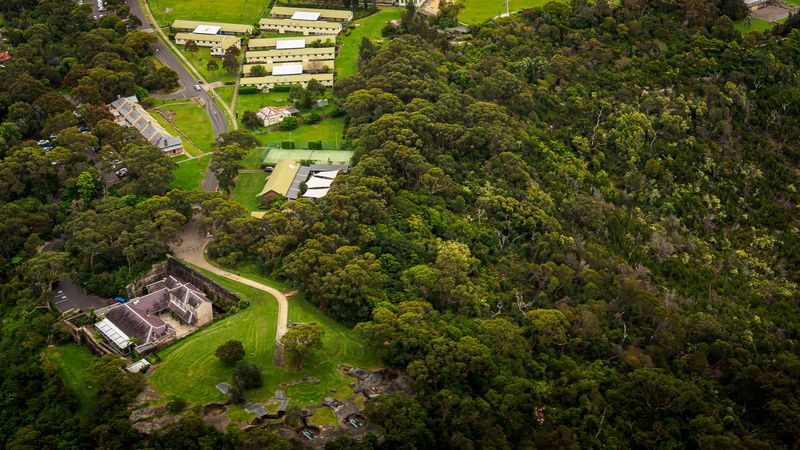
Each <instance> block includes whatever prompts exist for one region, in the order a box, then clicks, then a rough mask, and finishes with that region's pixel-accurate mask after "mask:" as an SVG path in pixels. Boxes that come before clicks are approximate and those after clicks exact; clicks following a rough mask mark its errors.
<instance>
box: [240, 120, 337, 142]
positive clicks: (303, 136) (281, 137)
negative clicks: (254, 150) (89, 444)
mask: <svg viewBox="0 0 800 450" xmlns="http://www.w3.org/2000/svg"><path fill="white" fill-rule="evenodd" d="M343 133H344V117H337V118H333V119H323V120H322V122H320V123H318V124H316V125H300V126H299V127H297V128H296V129H294V130H292V131H280V130H275V131H272V130H270V131H267V130H265V129H262V130H261V131H260V132H256V133H255V135H256V138H258V140H259V142H261V143H262V144H264V145H267V144H270V143H276V142H284V141H294V142H295V143H296V146H297V147H298V148H303V147H306V146H307V145H308V142H309V141H322V142H338V143H339V144H341V143H342V134H343Z"/></svg>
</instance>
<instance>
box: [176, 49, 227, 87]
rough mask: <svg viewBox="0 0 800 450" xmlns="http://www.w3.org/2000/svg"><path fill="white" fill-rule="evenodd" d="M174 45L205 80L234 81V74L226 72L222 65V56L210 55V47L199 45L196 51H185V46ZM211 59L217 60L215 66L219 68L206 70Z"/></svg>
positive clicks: (210, 81) (211, 81)
mask: <svg viewBox="0 0 800 450" xmlns="http://www.w3.org/2000/svg"><path fill="white" fill-rule="evenodd" d="M175 47H177V48H178V50H180V52H181V53H183V56H185V57H186V59H188V60H189V62H191V63H192V65H193V66H194V68H195V69H197V71H198V72H200V75H202V76H203V78H204V79H205V80H206V81H207V82H209V83H213V82H215V81H222V82H223V83H225V82H234V81H236V74H235V73H228V71H227V70H225V69H224V68H223V67H222V58H216V57H213V56H211V49H210V48H208V47H200V48H198V49H197V51H196V52H194V53H190V52H187V51H186V48H185V47H184V46H183V45H176V46H175ZM212 59H213V60H214V61H216V62H217V67H219V69H217V70H215V71H213V72H212V71H210V70H208V62H209V61H211V60H212Z"/></svg>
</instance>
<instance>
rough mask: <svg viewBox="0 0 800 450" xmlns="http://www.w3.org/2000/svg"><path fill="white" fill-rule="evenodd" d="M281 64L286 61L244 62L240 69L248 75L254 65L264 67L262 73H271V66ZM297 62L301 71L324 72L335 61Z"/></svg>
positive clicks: (331, 69) (329, 70)
mask: <svg viewBox="0 0 800 450" xmlns="http://www.w3.org/2000/svg"><path fill="white" fill-rule="evenodd" d="M282 64H287V63H278V64H272V63H260V64H245V65H244V66H243V67H242V71H243V72H244V74H245V75H247V76H250V74H251V73H252V72H253V68H254V67H256V66H261V67H263V68H264V71H265V72H264V74H267V73H272V68H273V67H275V66H278V65H282ZM288 64H295V63H288ZM297 64H300V65H302V66H303V73H325V72H331V71H333V69H334V67H335V64H336V63H335V62H334V60H332V59H331V60H329V61H305V62H298V63H297ZM262 75H263V74H262Z"/></svg>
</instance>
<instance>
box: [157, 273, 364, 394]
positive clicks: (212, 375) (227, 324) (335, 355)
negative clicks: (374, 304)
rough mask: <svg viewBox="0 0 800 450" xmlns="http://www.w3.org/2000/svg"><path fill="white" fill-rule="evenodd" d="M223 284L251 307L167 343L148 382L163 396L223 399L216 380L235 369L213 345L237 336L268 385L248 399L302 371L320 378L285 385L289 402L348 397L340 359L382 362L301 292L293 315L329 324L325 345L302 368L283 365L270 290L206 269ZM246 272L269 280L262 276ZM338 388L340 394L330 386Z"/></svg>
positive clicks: (295, 318)
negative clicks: (278, 361)
mask: <svg viewBox="0 0 800 450" xmlns="http://www.w3.org/2000/svg"><path fill="white" fill-rule="evenodd" d="M204 273H205V274H206V275H207V276H209V277H210V278H211V279H213V280H214V281H217V282H218V283H220V284H221V285H222V286H224V287H226V288H228V289H231V290H232V291H234V292H237V293H238V294H239V295H241V296H242V297H244V298H247V299H248V300H250V302H251V306H250V307H249V308H247V309H245V310H243V311H240V312H239V313H237V314H235V315H233V316H230V317H228V318H225V319H223V320H220V321H218V322H215V323H213V324H212V325H210V326H208V327H206V328H204V329H202V330H200V331H198V332H197V333H195V334H193V335H191V336H189V337H187V338H186V339H183V340H181V341H179V342H177V343H176V344H174V345H172V346H170V347H168V348H167V349H165V350H163V351H162V352H161V353H160V356H161V358H162V359H163V362H162V363H161V365H160V366H159V368H158V370H157V371H156V372H155V374H154V375H152V376H151V377H150V382H151V383H152V384H153V386H154V387H155V388H156V390H157V391H159V392H160V393H161V394H163V397H164V400H168V399H171V398H183V399H185V400H188V401H190V402H193V403H204V402H210V401H219V400H223V399H224V396H223V395H222V394H221V393H219V392H218V391H217V390H216V389H215V388H214V385H215V384H217V383H220V382H223V381H228V382H229V381H230V377H231V369H230V368H229V367H227V366H225V365H223V364H222V363H220V362H219V361H218V360H217V358H216V356H214V350H215V349H216V348H217V347H218V346H219V345H220V344H222V343H224V342H226V341H228V340H231V339H234V340H240V341H242V343H243V344H244V347H245V350H246V352H247V359H248V360H249V361H251V362H255V363H256V364H259V365H260V366H261V368H262V373H263V375H264V387H262V388H259V389H255V390H252V391H248V392H247V393H246V396H247V398H248V400H250V401H264V400H267V399H269V398H271V397H272V396H273V395H274V393H275V390H276V389H280V388H281V387H280V384H281V383H283V382H286V381H291V380H295V379H297V378H301V377H304V376H316V377H319V378H320V379H321V380H322V383H320V384H318V385H314V384H298V385H295V386H290V387H286V388H283V389H284V391H285V392H286V394H287V395H288V396H289V397H290V398H291V401H290V405H294V406H298V407H303V406H307V405H311V404H317V403H320V402H321V401H322V399H323V398H324V397H325V396H330V395H335V396H337V397H339V398H346V397H349V396H350V395H352V390H351V389H350V387H349V385H348V383H349V382H350V381H352V380H351V379H349V377H346V376H344V375H341V374H340V373H339V372H338V370H337V368H336V365H337V364H349V365H357V366H361V367H373V368H374V367H378V366H379V365H380V361H379V360H378V359H377V358H376V357H374V356H373V355H372V354H371V353H370V352H369V351H368V350H367V348H366V346H365V344H364V343H363V342H362V341H360V340H359V339H357V338H356V337H355V336H354V335H353V333H352V331H351V330H350V329H348V328H347V327H345V326H343V325H340V324H338V323H336V322H335V321H333V320H331V319H329V318H327V317H325V316H323V315H321V314H320V313H319V312H318V311H317V310H316V309H315V308H314V307H313V306H312V305H310V304H309V303H308V302H306V301H305V300H304V299H303V298H302V296H298V297H292V298H290V299H289V305H290V307H289V320H290V321H301V322H318V323H320V324H322V325H323V326H324V327H325V337H324V339H323V341H324V343H325V348H324V349H323V350H322V351H320V352H318V354H317V355H315V356H313V357H311V358H309V360H308V361H306V365H305V368H304V369H303V370H301V371H296V372H295V371H291V370H284V369H283V368H280V367H277V366H275V365H274V364H273V362H272V358H273V352H274V349H275V315H276V313H277V309H278V307H277V304H276V302H275V300H274V299H273V298H272V297H271V296H269V295H268V294H266V293H263V292H261V291H259V290H256V289H253V288H250V287H248V286H244V285H241V284H239V283H235V282H232V281H229V280H226V279H223V278H220V277H217V276H215V275H213V274H210V273H208V272H204ZM241 273H242V274H243V275H247V276H248V277H251V278H254V279H257V280H258V281H262V282H263V281H265V280H264V279H263V278H262V277H258V276H253V275H250V274H245V273H244V272H241ZM331 389H336V394H331V393H330V390H331Z"/></svg>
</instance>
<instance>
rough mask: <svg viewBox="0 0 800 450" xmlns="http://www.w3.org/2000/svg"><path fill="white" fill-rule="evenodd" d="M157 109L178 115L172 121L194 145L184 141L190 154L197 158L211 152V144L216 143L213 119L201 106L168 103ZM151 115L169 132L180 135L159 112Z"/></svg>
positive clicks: (153, 112) (152, 111)
mask: <svg viewBox="0 0 800 450" xmlns="http://www.w3.org/2000/svg"><path fill="white" fill-rule="evenodd" d="M157 109H160V110H169V111H174V112H175V113H176V115H175V117H173V119H172V121H173V123H174V124H175V127H177V128H179V129H180V130H181V131H182V132H183V133H184V134H185V135H186V136H188V137H189V139H191V141H192V143H194V145H191V144H189V143H188V142H185V141H186V140H185V139H184V148H185V149H186V151H187V152H188V153H189V154H191V155H192V156H197V155H200V154H202V153H206V152H208V151H211V144H212V143H213V142H214V129H213V128H212V126H211V119H209V118H208V115H207V114H206V112H205V111H204V110H203V108H201V107H200V105H198V104H197V103H195V102H191V101H190V102H180V103H166V104H165V106H159V107H158V108H157ZM151 114H152V115H153V117H155V118H156V120H158V123H160V124H161V126H163V127H164V128H166V129H167V131H169V132H170V133H174V134H175V135H176V136H177V135H178V134H177V132H175V131H174V130H175V127H173V126H172V125H171V124H170V123H169V122H167V120H166V119H164V117H162V116H161V114H159V113H158V111H154V110H151ZM181 137H182V136H181Z"/></svg>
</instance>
